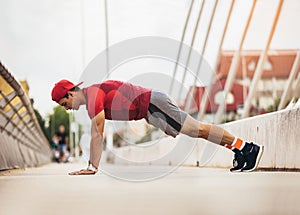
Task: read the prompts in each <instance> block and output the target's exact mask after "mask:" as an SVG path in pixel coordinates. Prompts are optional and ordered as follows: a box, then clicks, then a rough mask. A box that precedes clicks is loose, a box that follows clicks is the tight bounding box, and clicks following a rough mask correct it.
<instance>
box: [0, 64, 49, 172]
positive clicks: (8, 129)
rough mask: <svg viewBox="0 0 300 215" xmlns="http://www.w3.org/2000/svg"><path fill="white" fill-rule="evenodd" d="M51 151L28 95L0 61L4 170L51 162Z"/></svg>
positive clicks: (1, 158) (0, 159)
mask: <svg viewBox="0 0 300 215" xmlns="http://www.w3.org/2000/svg"><path fill="white" fill-rule="evenodd" d="M50 160H51V150H50V147H49V144H48V141H47V139H46V137H45V135H44V133H43V132H42V130H41V128H40V126H39V123H38V121H37V118H36V116H35V114H34V110H33V108H32V106H31V103H30V100H29V98H28V96H27V95H26V94H25V92H24V90H23V88H22V86H21V85H20V83H19V82H18V81H16V79H15V78H14V77H13V75H12V74H11V73H10V72H9V71H8V70H7V69H6V68H5V67H4V66H3V65H2V63H1V62H0V170H1V169H10V168H15V167H27V166H37V165H41V164H45V163H48V162H50Z"/></svg>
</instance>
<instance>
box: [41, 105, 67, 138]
mask: <svg viewBox="0 0 300 215" xmlns="http://www.w3.org/2000/svg"><path fill="white" fill-rule="evenodd" d="M48 118H49V126H48V127H47V128H46V133H47V138H48V139H49V140H50V141H51V139H52V137H53V135H54V134H55V132H57V130H58V127H59V126H60V125H64V126H65V128H66V133H67V134H69V113H68V112H67V111H66V110H65V109H64V108H63V107H61V106H59V105H58V106H56V107H54V108H53V113H52V114H49V115H48Z"/></svg>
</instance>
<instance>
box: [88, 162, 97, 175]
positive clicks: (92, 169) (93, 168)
mask: <svg viewBox="0 0 300 215" xmlns="http://www.w3.org/2000/svg"><path fill="white" fill-rule="evenodd" d="M87 169H88V170H91V171H93V172H95V173H96V172H98V168H95V167H94V166H93V164H91V163H90V162H89V165H88V167H87Z"/></svg>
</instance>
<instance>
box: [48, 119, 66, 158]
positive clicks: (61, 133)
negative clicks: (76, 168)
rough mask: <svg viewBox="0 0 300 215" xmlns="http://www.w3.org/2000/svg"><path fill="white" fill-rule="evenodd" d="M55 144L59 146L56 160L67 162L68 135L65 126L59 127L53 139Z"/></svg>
mask: <svg viewBox="0 0 300 215" xmlns="http://www.w3.org/2000/svg"><path fill="white" fill-rule="evenodd" d="M52 140H53V142H54V143H56V145H57V153H56V154H55V158H56V160H57V161H58V162H66V161H67V159H68V155H69V152H68V140H69V139H68V134H67V133H66V129H65V126H64V125H60V126H59V127H58V131H57V132H56V133H55V135H54V137H53V138H52Z"/></svg>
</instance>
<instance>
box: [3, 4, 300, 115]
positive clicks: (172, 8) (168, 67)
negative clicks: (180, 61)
mask: <svg viewBox="0 0 300 215" xmlns="http://www.w3.org/2000/svg"><path fill="white" fill-rule="evenodd" d="M235 1H236V3H235V7H234V10H233V14H232V19H231V21H230V24H229V27H228V31H227V34H226V37H225V41H224V44H223V47H222V48H223V49H224V50H232V49H236V48H237V47H238V44H239V40H240V38H241V36H242V32H243V29H244V26H245V23H246V20H247V17H248V14H249V11H250V8H251V5H252V0H235ZM107 2H108V28H109V32H108V35H109V41H108V42H109V46H112V45H116V44H119V43H122V42H123V41H125V40H128V39H133V38H137V37H143V36H159V37H167V38H171V39H173V40H177V41H180V38H181V35H182V30H183V27H184V23H185V18H186V14H187V11H188V9H189V5H190V3H191V0H130V1H129V0H127V1H125V0H109V1H107ZM230 2H231V1H229V0H220V1H219V4H218V7H217V10H216V15H215V20H214V22H213V25H212V31H211V34H210V38H209V40H208V44H207V51H206V52H205V53H204V59H205V60H206V62H207V64H208V65H209V66H210V67H213V64H214V60H215V59H216V50H217V49H218V44H219V43H218V42H219V41H220V36H221V33H222V29H223V28H224V24H225V20H226V17H227V13H228V9H229V5H230ZM214 3H215V1H213V0H207V1H206V3H205V5H204V10H203V17H202V18H201V21H200V23H199V29H198V31H197V34H196V39H195V43H194V49H195V50H197V51H198V52H199V53H201V50H202V48H203V42H204V38H205V34H206V30H207V26H208V21H209V17H210V15H211V13H212V8H213V5H214ZM200 4H201V1H198V0H195V3H194V7H193V10H192V13H191V19H190V23H189V25H188V27H187V32H186V36H185V40H184V42H185V43H186V44H188V45H189V44H190V43H191V38H192V35H193V30H194V27H195V22H196V18H197V13H198V11H199V8H200ZM277 6H278V0H258V2H257V6H256V10H255V13H254V17H253V20H252V22H251V25H250V29H249V34H248V35H247V38H246V41H245V44H244V46H243V48H244V49H263V48H264V47H265V44H266V40H267V38H268V34H269V31H270V26H271V24H272V21H273V18H274V15H275V11H276V8H277ZM0 8H2V10H1V13H0V26H1V28H0V61H1V62H2V64H4V65H5V66H6V67H7V69H8V70H9V71H10V72H11V73H12V74H13V75H14V77H15V78H16V79H18V80H24V79H25V80H27V81H28V83H29V86H30V97H32V98H33V99H34V101H35V103H34V106H35V108H36V109H38V110H39V111H40V113H41V114H42V116H46V115H47V114H49V113H50V112H51V111H52V108H53V107H54V106H55V105H56V104H55V103H54V102H53V101H52V100H51V97H50V93H51V89H52V87H53V86H54V83H56V82H57V81H59V80H61V79H69V80H71V81H73V82H77V81H79V79H80V78H81V77H82V74H83V72H84V70H85V69H86V68H87V66H88V65H89V63H90V62H91V61H92V60H93V59H94V58H95V57H96V56H97V55H98V54H99V53H101V52H103V51H104V50H105V47H106V40H105V38H106V37H105V19H104V0H63V1H62V0H42V1H41V0H26V1H23V0H0ZM299 11H300V1H298V0H285V2H284V5H283V9H282V12H281V16H280V19H279V22H278V26H277V29H276V32H275V35H274V37H273V40H272V43H271V49H299V48H300V39H299V38H300V28H299V27H298V26H299V20H300V14H299ZM129 49H130V48H129ZM127 51H129V50H124V52H127ZM173 68H174V63H172V62H169V61H166V60H161V59H153V58H151V59H146V58H143V59H137V60H134V61H130V62H127V63H123V64H122V65H120V66H119V67H118V68H116V71H115V72H114V73H113V75H112V76H111V77H110V78H112V79H119V80H125V81H128V80H131V79H133V78H134V77H136V76H138V75H139V74H149V73H162V74H166V75H169V76H172V72H173ZM99 72H100V73H103V74H105V72H106V71H99ZM103 74H101V75H100V76H101V77H102V76H103ZM204 76H205V75H204ZM141 77H142V76H141ZM181 78H182V71H180V70H179V72H178V74H177V76H176V79H178V80H179V81H180V80H182V79H181ZM204 79H205V77H203V80H204ZM95 80H97V79H95ZM192 82H193V79H192V77H191V76H190V75H188V76H187V78H186V81H185V83H184V85H185V86H187V87H188V86H189V85H191V84H192ZM151 86H152V85H151V83H149V87H151ZM161 87H162V88H166V86H161ZM166 89H167V88H166Z"/></svg>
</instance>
